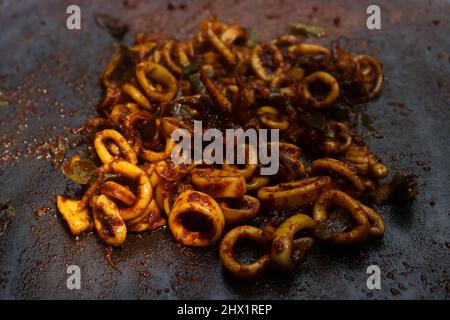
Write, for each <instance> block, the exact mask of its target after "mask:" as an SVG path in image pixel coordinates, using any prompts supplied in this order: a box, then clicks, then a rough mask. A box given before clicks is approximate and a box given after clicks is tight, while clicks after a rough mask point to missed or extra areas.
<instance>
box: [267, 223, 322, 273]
mask: <svg viewBox="0 0 450 320" xmlns="http://www.w3.org/2000/svg"><path fill="white" fill-rule="evenodd" d="M315 226H316V223H315V222H314V220H313V219H311V218H310V217H308V216H307V215H304V214H296V215H293V216H292V217H290V218H289V219H287V220H286V221H284V222H283V223H282V224H281V225H280V226H279V227H278V228H277V229H276V230H275V232H274V234H273V241H272V249H271V252H270V262H271V264H272V265H273V266H274V267H275V268H276V269H278V270H280V271H286V272H287V271H291V270H293V269H294V268H295V264H296V263H297V262H298V261H299V259H298V258H296V257H294V251H295V250H294V249H295V248H294V247H295V243H294V242H295V240H294V237H295V234H296V233H297V232H299V231H301V230H304V229H307V230H308V229H310V230H314V228H315ZM306 249H310V248H306ZM299 258H300V257H299Z"/></svg>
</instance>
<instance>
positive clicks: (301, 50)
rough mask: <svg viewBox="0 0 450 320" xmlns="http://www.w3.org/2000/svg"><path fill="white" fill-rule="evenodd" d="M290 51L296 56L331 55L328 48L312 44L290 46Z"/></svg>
mask: <svg viewBox="0 0 450 320" xmlns="http://www.w3.org/2000/svg"><path fill="white" fill-rule="evenodd" d="M288 50H289V52H291V53H293V54H294V55H312V54H314V55H316V54H324V55H329V54H330V50H328V49H327V48H325V47H322V46H319V45H317V44H312V43H300V44H295V45H292V46H290V47H289V49H288Z"/></svg>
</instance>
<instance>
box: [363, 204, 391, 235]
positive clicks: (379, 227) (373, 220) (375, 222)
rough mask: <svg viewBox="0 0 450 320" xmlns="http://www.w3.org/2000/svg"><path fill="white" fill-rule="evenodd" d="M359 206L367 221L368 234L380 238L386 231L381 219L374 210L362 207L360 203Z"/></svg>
mask: <svg viewBox="0 0 450 320" xmlns="http://www.w3.org/2000/svg"><path fill="white" fill-rule="evenodd" d="M359 204H360V206H361V208H362V209H363V210H364V213H365V214H366V216H367V219H368V220H369V224H370V234H371V235H373V236H376V237H382V236H383V235H384V230H385V229H386V227H385V224H384V220H383V218H382V217H381V216H380V214H379V213H378V212H376V211H375V210H374V209H372V208H369V207H368V206H365V205H363V204H362V203H361V202H360V203H359Z"/></svg>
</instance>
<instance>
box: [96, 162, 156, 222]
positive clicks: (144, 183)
mask: <svg viewBox="0 0 450 320" xmlns="http://www.w3.org/2000/svg"><path fill="white" fill-rule="evenodd" d="M104 170H105V173H109V174H117V175H120V176H121V177H123V178H127V179H129V180H134V181H136V182H137V194H136V198H135V201H134V203H133V204H132V206H130V207H126V208H119V212H120V216H121V217H122V218H123V219H124V220H125V221H127V220H131V219H134V218H136V217H138V216H141V215H142V213H143V211H144V210H145V208H146V207H147V206H148V205H149V203H150V202H151V200H152V197H153V190H152V186H151V184H150V179H149V178H148V176H147V174H146V173H145V172H144V171H143V170H142V169H140V168H139V167H137V166H135V165H134V164H131V163H129V162H126V161H122V160H115V161H112V162H109V163H108V164H106V165H105V169H104Z"/></svg>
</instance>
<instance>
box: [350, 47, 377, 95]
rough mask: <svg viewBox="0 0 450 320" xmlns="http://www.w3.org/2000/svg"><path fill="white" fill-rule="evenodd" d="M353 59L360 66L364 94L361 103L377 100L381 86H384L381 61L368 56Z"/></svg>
mask: <svg viewBox="0 0 450 320" xmlns="http://www.w3.org/2000/svg"><path fill="white" fill-rule="evenodd" d="M353 59H354V61H355V62H356V64H357V65H358V71H359V73H360V79H361V85H362V87H363V92H364V95H363V97H362V98H361V99H360V100H361V102H367V101H370V100H373V99H375V98H376V97H377V96H378V95H379V94H380V91H381V85H382V84H383V72H382V71H381V63H380V61H378V60H377V59H376V58H374V57H372V56H368V55H357V56H355V57H353Z"/></svg>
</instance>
